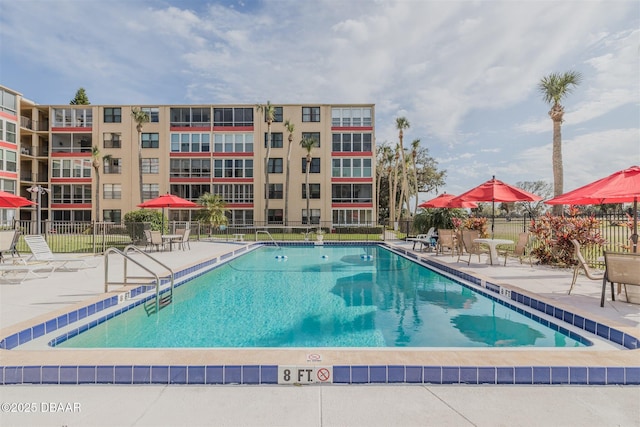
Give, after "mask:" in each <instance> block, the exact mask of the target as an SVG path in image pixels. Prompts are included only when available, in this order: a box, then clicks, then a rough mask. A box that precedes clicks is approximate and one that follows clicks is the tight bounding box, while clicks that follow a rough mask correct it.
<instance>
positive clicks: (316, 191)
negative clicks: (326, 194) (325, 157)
mask: <svg viewBox="0 0 640 427" xmlns="http://www.w3.org/2000/svg"><path fill="white" fill-rule="evenodd" d="M309 193H310V194H311V197H310V198H311V199H319V198H320V184H311V183H309ZM302 198H303V199H305V200H306V199H307V186H306V184H305V183H303V184H302Z"/></svg>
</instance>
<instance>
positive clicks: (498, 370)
mask: <svg viewBox="0 0 640 427" xmlns="http://www.w3.org/2000/svg"><path fill="white" fill-rule="evenodd" d="M314 244H315V243H314V242H303V243H286V244H281V245H286V246H306V245H314ZM324 244H325V245H359V246H361V245H379V246H383V247H386V248H387V249H389V250H392V251H394V252H396V253H400V254H402V255H404V256H406V257H407V258H409V259H411V260H413V261H415V262H418V263H420V264H423V265H426V266H430V267H432V268H435V269H436V270H441V271H444V272H446V273H448V274H450V275H452V276H454V277H458V278H460V279H462V280H465V281H468V282H470V283H473V284H475V285H478V286H479V287H481V288H483V289H486V292H485V291H483V290H478V289H475V288H474V289H473V290H474V291H476V292H480V293H481V294H483V295H484V296H485V297H488V298H490V299H492V300H494V301H496V302H499V303H501V304H504V305H506V306H508V307H509V308H511V309H513V310H515V311H517V312H519V313H521V314H523V315H525V316H527V317H529V318H532V319H533V320H536V321H538V322H541V323H543V324H545V325H546V326H550V327H552V328H554V327H555V328H558V329H556V330H558V331H560V332H563V333H565V334H566V335H568V336H570V337H571V338H573V339H575V340H577V341H580V342H583V343H585V344H588V343H590V342H589V341H588V340H586V339H585V338H583V337H581V336H580V335H578V334H575V333H573V332H571V331H568V330H567V329H566V328H563V327H562V326H561V324H560V322H565V323H569V324H571V325H573V326H574V327H576V328H578V329H581V330H585V331H588V332H592V333H594V334H597V335H598V336H599V337H601V338H603V339H605V340H608V341H611V342H613V343H615V344H618V345H620V346H622V347H624V348H626V349H630V350H635V349H638V348H639V343H638V338H636V337H634V336H631V335H629V334H626V333H624V332H622V331H620V330H618V329H615V328H613V327H609V326H607V325H605V324H601V323H598V322H595V321H593V320H590V319H587V318H584V317H583V316H580V315H578V314H575V313H572V312H570V311H568V310H563V309H560V308H557V307H555V306H553V305H551V304H548V303H545V302H543V301H540V300H537V299H536V298H534V297H532V296H529V295H525V294H521V293H519V292H517V291H514V290H511V289H507V290H506V291H507V292H505V289H503V288H502V287H501V286H500V285H497V284H495V283H491V282H489V281H486V282H484V283H483V281H481V280H480V279H479V278H477V277H475V276H471V275H469V274H467V273H464V272H461V271H458V270H456V269H454V268H451V267H449V266H447V265H444V264H441V263H438V262H435V261H433V260H431V259H425V258H422V257H419V256H417V255H416V254H415V253H413V252H410V251H405V250H403V249H398V248H395V247H390V246H388V245H386V244H380V243H378V242H324ZM265 245H270V244H265V243H254V244H251V245H247V246H243V247H240V248H238V249H237V250H234V251H233V252H230V253H228V254H225V255H222V256H220V257H218V258H213V259H211V260H207V261H204V262H202V263H199V264H196V265H194V266H191V267H188V268H186V269H183V270H180V271H178V272H176V273H175V277H174V278H175V284H174V285H175V286H176V287H177V286H180V285H182V284H184V283H186V282H187V280H185V279H184V278H185V276H190V277H189V280H191V279H193V278H195V277H198V276H201V275H203V274H206V273H208V272H209V271H210V270H211V269H213V268H216V267H218V266H219V265H222V264H224V262H223V261H226V260H229V259H231V258H233V257H235V256H237V255H240V254H242V253H244V252H246V251H248V250H249V249H250V248H255V247H258V246H265ZM271 245H272V244H271ZM178 279H183V280H182V281H178ZM168 280H169V279H168V278H163V279H161V282H162V284H163V285H164V284H166V283H168ZM460 283H461V284H462V285H464V283H462V282H460ZM483 285H484V286H483ZM154 288H155V286H153V285H151V286H149V285H143V286H138V287H136V288H134V289H132V290H131V291H130V297H136V296H138V295H141V294H143V293H145V292H147V291H149V290H152V289H154ZM165 292H166V290H165ZM492 294H496V295H502V296H507V297H508V298H510V300H512V301H515V302H517V303H519V304H522V305H524V306H526V307H529V308H530V309H532V310H533V312H529V311H525V310H522V309H521V308H519V307H518V306H515V305H512V304H509V303H508V302H505V301H503V300H502V299H501V298H497V297H496V296H495V295H492ZM153 297H154V296H150V297H149V298H145V299H140V300H136V301H132V302H131V303H130V304H127V305H124V306H123V307H122V308H121V309H119V310H116V311H114V312H110V313H109V314H107V315H105V316H102V317H100V318H99V319H96V320H93V321H92V322H91V323H90V324H89V325H86V324H84V325H82V326H80V327H78V328H76V329H74V330H72V331H69V332H67V333H66V334H64V335H61V336H60V337H57V338H56V339H54V340H52V342H51V344H52V345H56V344H59V343H60V342H62V341H64V340H66V339H69V338H71V337H72V336H75V335H77V334H78V333H81V332H83V331H84V330H86V329H88V328H89V327H93V326H96V325H98V324H100V323H103V322H104V321H106V320H109V319H111V318H112V317H114V316H116V315H118V314H121V313H124V312H126V311H128V310H130V309H132V308H134V307H136V306H138V305H139V304H142V303H144V302H145V301H147V300H148V299H150V298H153ZM118 301H119V299H118V296H110V297H108V298H105V299H104V300H100V301H98V302H95V303H93V304H90V305H88V306H85V307H81V308H79V309H77V310H73V311H71V312H69V313H66V314H63V315H60V316H57V317H55V318H52V319H49V320H47V321H45V322H43V323H40V324H38V325H35V326H33V327H30V328H27V329H24V330H22V331H19V332H16V333H14V334H12V335H10V336H8V337H4V338H3V339H2V340H0V349H3V350H11V349H14V348H16V347H18V346H19V345H21V344H25V343H26V342H29V341H31V340H32V339H35V338H38V337H40V336H42V335H44V334H45V333H50V332H53V331H55V330H57V329H59V328H62V327H64V326H67V325H69V324H72V323H76V322H80V321H82V320H83V319H84V318H86V317H87V316H89V315H91V314H93V313H98V312H101V311H104V310H107V309H109V308H112V307H113V306H115V305H118ZM536 311H537V312H541V313H544V314H546V315H548V316H552V317H554V318H555V319H557V320H558V322H559V324H556V323H554V322H548V321H545V320H544V319H542V318H541V317H540V316H538V315H536V314H535V312H536ZM620 351H624V350H620ZM0 369H1V374H2V376H1V380H2V381H1V382H0V384H2V385H10V384H277V383H278V378H277V373H278V366H277V365H212V366H209V365H199V366H191V365H179V366H178V365H175V366H174V365H140V366H139V365H113V366H110V365H107V366H104V365H52V366H50V365H42V366H0ZM333 371H334V377H333V382H334V383H342V384H361V383H411V384H413V383H415V384H538V385H553V384H577V385H596V384H597V385H640V366H632V367H612V366H588V367H585V366H498V367H487V366H476V367H474V366H416V365H410V366H409V365H407V366H403V365H375V366H367V365H335V366H333Z"/></svg>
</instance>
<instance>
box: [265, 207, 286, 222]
mask: <svg viewBox="0 0 640 427" xmlns="http://www.w3.org/2000/svg"><path fill="white" fill-rule="evenodd" d="M282 217H283V213H282V209H269V211H268V214H267V222H268V223H270V224H282Z"/></svg>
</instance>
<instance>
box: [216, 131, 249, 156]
mask: <svg viewBox="0 0 640 427" xmlns="http://www.w3.org/2000/svg"><path fill="white" fill-rule="evenodd" d="M213 141H214V143H213V151H214V152H216V153H253V134H252V133H216V134H214V135H213Z"/></svg>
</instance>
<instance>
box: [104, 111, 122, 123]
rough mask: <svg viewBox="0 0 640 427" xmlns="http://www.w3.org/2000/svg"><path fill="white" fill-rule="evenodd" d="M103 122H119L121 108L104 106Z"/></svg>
mask: <svg viewBox="0 0 640 427" xmlns="http://www.w3.org/2000/svg"><path fill="white" fill-rule="evenodd" d="M104 122H105V123H121V122H122V109H121V108H120V107H117V108H109V107H105V109H104Z"/></svg>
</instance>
